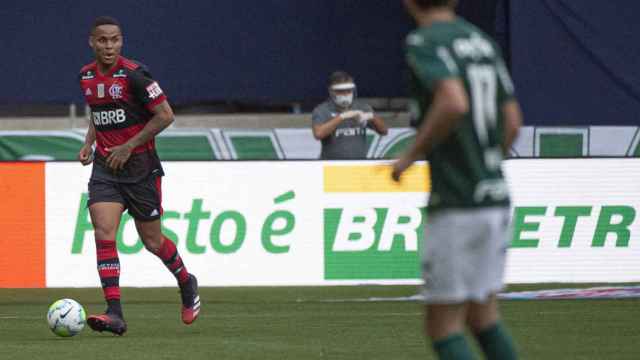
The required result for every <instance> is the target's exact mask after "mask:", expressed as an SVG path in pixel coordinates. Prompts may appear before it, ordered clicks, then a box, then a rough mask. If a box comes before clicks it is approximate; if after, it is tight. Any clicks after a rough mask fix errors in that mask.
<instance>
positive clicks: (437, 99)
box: [392, 78, 469, 181]
mask: <svg viewBox="0 0 640 360" xmlns="http://www.w3.org/2000/svg"><path fill="white" fill-rule="evenodd" d="M468 111H469V98H468V96H467V93H466V91H465V90H464V85H463V84H462V81H461V80H460V79H459V78H447V79H444V80H442V81H439V82H438V84H437V85H436V87H435V93H434V98H433V103H432V105H431V107H429V110H428V111H427V113H426V114H425V117H424V119H423V121H422V125H421V126H420V128H419V129H418V133H417V134H416V141H415V142H414V143H413V145H412V146H411V148H410V149H409V150H407V152H405V153H404V154H403V155H402V156H401V157H400V158H399V159H398V160H397V161H396V162H395V163H394V164H393V173H392V177H393V179H394V180H396V181H398V180H399V179H400V175H402V173H403V172H404V171H405V170H406V169H407V168H408V167H409V166H411V164H413V162H414V161H416V160H418V159H423V158H424V157H425V155H427V154H428V153H429V152H430V151H431V149H432V148H433V147H434V145H436V144H438V143H440V142H442V141H443V140H444V139H446V138H447V137H448V136H449V134H451V132H452V131H453V130H454V129H455V128H456V126H457V125H458V123H459V122H460V120H462V118H463V116H464V114H466V113H467V112H468Z"/></svg>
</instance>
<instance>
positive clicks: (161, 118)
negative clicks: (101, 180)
mask: <svg viewBox="0 0 640 360" xmlns="http://www.w3.org/2000/svg"><path fill="white" fill-rule="evenodd" d="M150 110H151V112H152V113H153V117H152V118H151V120H149V121H148V122H147V124H146V125H145V126H144V128H142V130H141V131H140V132H139V133H137V134H136V135H135V136H134V137H132V138H131V139H129V141H127V142H126V143H124V144H122V145H118V146H114V147H112V148H109V149H107V151H109V152H110V155H109V157H108V158H107V165H108V166H110V167H111V168H113V169H122V168H123V167H124V164H125V163H126V162H127V160H129V157H130V156H131V153H132V152H133V149H135V148H136V147H138V146H140V145H143V144H146V143H147V142H148V141H150V140H151V139H153V138H154V137H155V136H156V135H158V134H159V133H160V132H162V130H164V129H166V128H167V127H168V126H169V125H171V124H172V123H173V121H174V119H175V118H174V115H173V109H171V106H170V105H169V102H168V101H167V100H163V101H162V102H161V103H159V104H158V105H156V106H154V107H152V108H151V109H150Z"/></svg>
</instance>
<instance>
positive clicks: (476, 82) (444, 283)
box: [392, 0, 522, 359]
mask: <svg viewBox="0 0 640 360" xmlns="http://www.w3.org/2000/svg"><path fill="white" fill-rule="evenodd" d="M404 2H405V6H406V8H407V10H408V12H409V13H410V14H411V16H412V17H413V18H414V19H415V21H416V23H417V25H418V28H417V29H416V30H414V31H413V32H411V33H410V34H409V35H408V36H407V44H406V55H407V61H408V64H409V67H410V70H411V78H412V81H411V97H412V100H411V112H412V123H413V124H414V125H415V126H416V128H417V135H416V141H415V143H414V144H413V146H411V148H410V149H408V150H407V152H406V153H405V154H404V155H403V156H402V157H401V158H400V159H398V160H397V161H396V162H395V163H394V165H393V173H392V176H393V178H394V179H395V180H396V181H400V178H401V175H402V173H403V172H404V171H405V170H406V169H407V168H408V167H409V166H411V164H412V163H413V162H414V161H416V160H420V159H425V157H426V159H427V160H428V161H429V166H430V169H431V184H432V189H431V193H430V197H429V204H428V209H429V214H428V219H427V224H426V230H425V241H424V246H423V254H422V274H423V279H424V294H425V301H426V307H425V331H426V334H427V336H428V337H429V338H430V340H431V343H432V346H433V349H434V351H435V352H436V353H437V355H438V357H439V358H440V359H473V358H474V355H473V353H472V351H471V348H470V346H469V343H468V340H467V339H466V338H465V336H464V332H465V330H466V329H467V328H468V329H469V330H470V331H471V333H472V334H473V335H474V336H475V338H476V340H477V341H478V343H479V344H480V347H481V348H482V351H483V352H484V354H485V356H486V358H488V359H516V358H517V355H516V350H515V346H514V344H513V341H512V339H511V337H510V335H509V334H508V332H507V330H506V329H505V326H504V325H503V324H502V323H501V321H500V315H499V311H498V303H497V300H496V293H497V292H498V291H500V289H501V288H502V286H503V275H504V266H505V257H506V249H507V245H508V239H509V236H508V228H509V226H508V224H509V189H508V187H507V183H506V182H505V180H504V178H503V174H502V170H501V166H500V164H501V162H502V159H503V157H504V155H505V154H507V153H508V151H509V149H510V148H511V145H512V143H513V141H514V139H515V137H516V135H517V134H518V130H519V128H520V126H521V124H522V115H521V112H520V107H519V105H518V102H517V100H516V98H515V96H514V89H513V84H512V82H511V78H510V76H509V73H508V71H507V70H506V68H505V65H504V62H503V59H502V56H501V54H500V50H499V48H498V46H497V45H496V44H495V42H494V41H493V40H492V39H491V38H489V37H488V36H487V35H486V34H484V33H483V32H482V31H480V30H479V29H477V28H476V27H474V26H473V25H471V24H469V23H467V22H465V21H464V20H462V19H460V18H458V17H456V14H455V10H454V8H455V5H456V1H455V0H405V1H404Z"/></svg>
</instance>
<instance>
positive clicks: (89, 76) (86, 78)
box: [82, 71, 95, 80]
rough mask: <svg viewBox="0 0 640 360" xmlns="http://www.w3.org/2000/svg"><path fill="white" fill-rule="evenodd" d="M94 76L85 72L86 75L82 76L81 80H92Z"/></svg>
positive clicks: (89, 72)
mask: <svg viewBox="0 0 640 360" xmlns="http://www.w3.org/2000/svg"><path fill="white" fill-rule="evenodd" d="M94 77H95V75H94V74H93V72H91V71H87V73H86V74H84V75H82V80H90V79H93V78H94Z"/></svg>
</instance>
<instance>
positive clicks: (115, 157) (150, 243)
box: [78, 17, 200, 335]
mask: <svg viewBox="0 0 640 360" xmlns="http://www.w3.org/2000/svg"><path fill="white" fill-rule="evenodd" d="M89 45H90V46H91V48H92V49H93V52H94V54H95V61H94V62H92V63H91V64H88V65H86V66H84V67H83V68H82V69H81V70H80V75H79V81H80V87H81V88H82V92H83V94H84V96H85V99H86V101H87V103H88V104H89V106H90V108H91V121H90V122H89V123H90V124H89V130H88V132H87V136H86V139H85V143H84V145H83V146H82V149H81V150H80V152H79V154H78V160H79V161H80V162H81V163H82V164H83V165H88V164H90V163H91V162H93V169H92V173H91V179H90V181H89V201H88V206H89V213H90V214H91V222H92V223H93V226H94V229H95V240H96V251H97V260H98V275H99V276H100V281H101V283H102V289H103V292H104V297H105V299H106V301H107V311H106V312H105V313H104V314H101V315H91V316H89V318H88V319H87V323H88V324H89V326H90V327H91V329H93V330H95V331H109V332H112V333H115V334H118V335H122V334H123V333H124V332H125V331H126V330H127V325H126V323H125V321H124V317H123V315H122V307H121V305H120V287H119V278H120V261H119V259H118V252H117V249H116V240H115V239H116V231H117V229H118V225H119V223H120V217H121V215H122V212H123V211H124V210H125V209H127V210H128V211H129V214H131V216H132V217H133V218H134V220H135V224H136V229H137V230H138V234H139V235H140V238H141V239H142V242H143V243H144V245H145V247H146V248H147V249H148V250H149V251H151V252H152V253H153V254H155V255H156V256H158V257H159V258H160V259H161V260H162V261H163V262H164V264H165V265H166V267H167V268H168V269H169V270H170V271H171V272H172V273H173V275H174V276H175V277H176V279H177V281H178V285H179V287H180V293H181V297H182V321H183V322H184V323H185V324H191V323H192V322H193V321H194V320H195V319H196V318H197V317H198V314H199V312H200V297H199V296H198V283H197V280H196V277H195V276H193V275H192V274H189V273H188V272H187V268H186V267H185V265H184V264H183V262H182V258H181V257H180V255H179V254H178V251H177V249H176V246H175V245H174V243H173V242H172V241H171V240H169V239H167V238H166V237H165V236H164V235H163V234H162V232H161V229H160V216H161V215H162V206H161V199H162V193H161V186H160V184H161V179H162V176H163V175H164V173H163V170H162V166H161V165H160V159H159V158H158V155H157V153H156V150H155V143H154V137H155V135H157V134H158V133H160V132H161V131H162V130H164V129H165V128H166V127H167V126H169V125H170V124H171V123H172V122H173V120H174V117H173V111H172V109H171V106H169V103H168V102H167V98H166V96H165V94H164V93H163V91H162V89H161V88H160V86H159V85H158V83H157V82H156V81H155V80H153V79H152V77H151V75H150V74H149V71H148V70H147V69H146V67H145V66H144V65H142V64H140V63H137V62H135V61H132V60H129V59H126V58H124V57H122V56H120V51H121V49H122V32H121V28H120V24H119V23H118V21H117V20H115V19H113V18H111V17H99V18H97V19H96V20H95V21H94V24H93V26H92V27H91V34H90V37H89ZM94 142H95V143H96V149H95V151H93V149H92V147H93V144H94Z"/></svg>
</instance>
